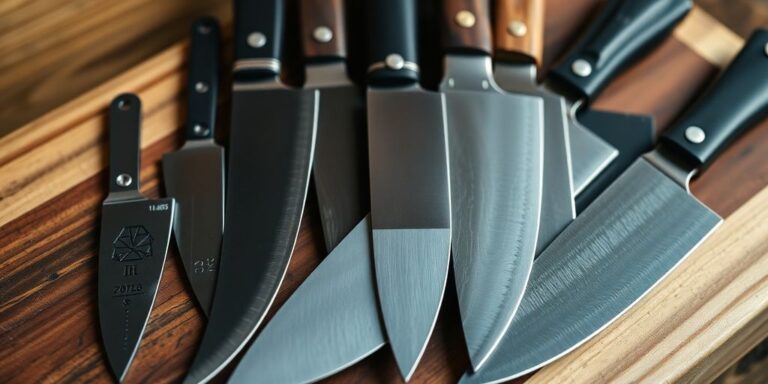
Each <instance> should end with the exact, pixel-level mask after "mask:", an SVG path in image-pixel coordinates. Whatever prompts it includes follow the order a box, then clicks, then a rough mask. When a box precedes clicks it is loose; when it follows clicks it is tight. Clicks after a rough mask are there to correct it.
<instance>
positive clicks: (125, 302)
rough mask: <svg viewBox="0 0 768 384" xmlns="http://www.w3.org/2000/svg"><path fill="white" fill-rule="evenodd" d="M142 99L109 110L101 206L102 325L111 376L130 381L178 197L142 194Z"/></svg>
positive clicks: (120, 101) (129, 98)
mask: <svg viewBox="0 0 768 384" xmlns="http://www.w3.org/2000/svg"><path fill="white" fill-rule="evenodd" d="M140 135H141V101H140V100H139V98H138V97H137V96H136V95H132V94H123V95H120V96H118V97H116V98H115V99H114V100H113V101H112V103H111V104H110V107H109V149H110V153H109V195H107V198H106V200H104V203H103V205H102V208H101V234H100V237H99V263H98V264H99V275H98V300H99V325H100V328H101V337H102V340H103V341H104V350H105V352H106V354H107V360H108V361H109V365H110V368H111V369H112V373H113V374H114V375H115V377H116V378H117V380H118V381H119V382H122V381H123V379H124V378H125V374H126V373H127V372H128V368H129V367H130V365H131V362H132V361H133V357H134V356H135V355H136V351H137V350H138V347H139V342H140V341H141V337H142V335H143V334H144V328H145V327H146V325H147V320H149V313H150V311H151V310H152V305H153V304H154V302H155V295H156V293H157V287H158V285H159V284H160V277H161V276H162V274H163V265H164V264H165V256H166V252H167V251H168V243H169V241H170V238H171V223H172V221H173V216H174V211H175V203H174V200H173V198H166V199H159V200H149V199H147V198H146V197H144V196H143V195H142V194H141V193H140V192H139V169H140V166H139V161H140V155H139V152H140V148H141V147H140V144H139V143H140V139H139V138H140Z"/></svg>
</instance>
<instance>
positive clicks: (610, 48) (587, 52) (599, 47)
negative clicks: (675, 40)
mask: <svg viewBox="0 0 768 384" xmlns="http://www.w3.org/2000/svg"><path fill="white" fill-rule="evenodd" d="M692 7H693V4H692V1H691V0H608V2H607V3H606V4H605V8H604V9H603V10H602V12H600V14H599V16H598V17H597V19H596V20H595V22H594V23H593V24H592V25H591V26H590V27H589V29H588V30H587V32H586V34H585V35H584V37H583V38H582V39H581V40H580V41H579V42H578V43H577V44H576V46H575V47H574V48H573V49H572V50H571V51H570V52H569V53H568V54H567V55H566V56H565V58H564V59H563V60H562V61H561V62H560V63H559V64H558V65H557V66H556V67H555V68H554V69H553V70H552V75H554V77H555V78H557V79H558V80H560V81H561V82H562V83H564V85H565V86H566V87H569V88H572V89H571V91H572V92H575V93H576V94H577V95H578V96H579V97H580V98H585V99H587V100H590V101H591V100H593V99H594V98H595V97H596V96H597V94H598V93H599V92H600V91H601V90H602V89H603V88H604V87H605V86H606V85H607V84H608V83H609V82H610V81H611V79H613V78H614V76H616V75H618V74H619V73H620V72H621V71H622V70H623V69H625V68H626V67H628V66H630V65H631V64H632V63H633V62H634V61H635V60H636V59H637V58H638V57H640V56H641V55H643V54H645V53H647V52H648V51H650V50H651V49H652V48H653V47H655V46H656V45H658V44H659V43H660V42H661V41H662V40H663V39H664V38H665V37H666V36H667V35H668V34H669V33H670V32H671V31H672V29H673V28H674V26H675V25H676V24H677V23H678V22H679V21H680V20H682V19H683V18H684V17H685V15H686V14H688V11H690V10H691V8H692Z"/></svg>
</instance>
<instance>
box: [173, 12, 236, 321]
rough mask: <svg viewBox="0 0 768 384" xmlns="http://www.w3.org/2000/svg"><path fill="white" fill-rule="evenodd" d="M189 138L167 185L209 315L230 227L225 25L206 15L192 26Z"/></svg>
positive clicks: (192, 276)
mask: <svg viewBox="0 0 768 384" xmlns="http://www.w3.org/2000/svg"><path fill="white" fill-rule="evenodd" d="M191 35H192V38H191V41H192V42H191V44H190V57H189V74H188V79H187V90H188V91H187V93H188V104H189V106H188V108H187V129H186V138H187V140H186V142H185V143H184V145H183V146H182V147H181V149H179V150H178V151H176V152H174V153H169V154H166V155H165V156H163V179H164V182H165V189H166V191H167V192H168V194H169V195H171V196H173V197H174V198H175V199H176V204H177V210H178V211H177V212H176V218H175V220H174V225H173V232H174V236H175V238H176V244H177V246H178V247H179V254H180V255H181V261H182V263H183V264H184V271H185V272H186V275H187V279H188V280H189V283H190V285H191V286H192V291H193V292H194V293H195V297H196V298H197V302H198V304H200V308H202V310H203V312H204V313H205V314H206V315H208V313H209V311H210V308H211V301H212V300H213V289H214V286H215V284H216V273H217V272H218V267H219V252H220V251H221V237H222V233H223V231H224V148H222V147H221V146H220V145H218V144H216V142H215V141H214V128H215V125H216V101H217V95H218V91H219V25H218V23H217V22H216V19H213V18H209V17H205V18H201V19H199V20H197V21H195V23H194V24H193V25H192V33H191Z"/></svg>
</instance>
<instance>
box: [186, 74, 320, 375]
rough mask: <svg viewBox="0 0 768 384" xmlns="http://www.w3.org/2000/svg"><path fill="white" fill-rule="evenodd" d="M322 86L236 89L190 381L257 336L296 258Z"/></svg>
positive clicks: (223, 362)
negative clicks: (212, 274) (220, 233)
mask: <svg viewBox="0 0 768 384" xmlns="http://www.w3.org/2000/svg"><path fill="white" fill-rule="evenodd" d="M318 100H319V96H318V95H317V92H316V91H310V90H292V89H250V88H247V87H242V86H240V87H238V86H237V85H236V86H235V92H234V95H233V97H232V128H231V133H230V147H229V171H228V183H227V199H226V201H227V206H226V216H225V228H226V231H227V232H226V233H227V235H226V236H225V237H224V242H223V245H222V253H221V263H220V266H219V278H218V280H217V283H216V291H215V293H214V300H213V307H212V308H211V315H210V318H209V319H208V325H207V327H206V330H205V334H204V335H203V339H202V341H201V343H200V347H199V350H198V353H197V356H196V357H195V360H194V361H193V362H192V366H191V368H190V370H189V373H188V375H187V377H186V378H185V380H184V381H185V382H187V383H199V382H205V381H208V380H210V379H211V378H212V377H213V376H214V375H215V374H216V373H217V372H219V371H220V370H221V369H222V368H223V367H224V366H225V365H226V364H227V363H228V362H229V361H230V360H232V358H234V356H235V355H236V354H237V353H238V352H239V351H240V350H241V349H242V348H243V346H244V345H245V343H246V342H247V341H248V339H250V338H251V336H253V334H254V332H255V331H256V329H257V328H258V326H259V324H260V323H261V321H262V320H263V318H264V315H265V314H266V312H267V310H268V309H269V306H270V305H271V304H272V301H273V300H274V297H275V295H276V294H277V290H278V288H279V287H280V284H281V282H282V280H283V277H284V275H285V272H286V269H287V267H288V262H289V261H290V258H291V253H292V251H293V247H294V244H295V242H296V237H297V235H298V232H299V224H300V222H301V216H302V212H303V209H304V201H305V199H306V193H307V186H308V182H309V173H310V169H311V167H312V157H313V155H314V153H313V149H314V144H315V132H316V128H317V105H318Z"/></svg>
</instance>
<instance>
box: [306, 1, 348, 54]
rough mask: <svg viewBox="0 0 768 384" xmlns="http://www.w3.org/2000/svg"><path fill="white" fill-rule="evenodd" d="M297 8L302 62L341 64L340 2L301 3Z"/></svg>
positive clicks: (343, 26) (342, 25) (343, 43)
mask: <svg viewBox="0 0 768 384" xmlns="http://www.w3.org/2000/svg"><path fill="white" fill-rule="evenodd" d="M300 8H301V9H300V13H301V30H302V33H301V40H302V45H303V49H304V58H305V59H306V61H307V62H321V63H322V62H332V61H343V60H344V59H345V58H346V57H347V34H346V24H345V20H344V0H302V1H301V4H300Z"/></svg>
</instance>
